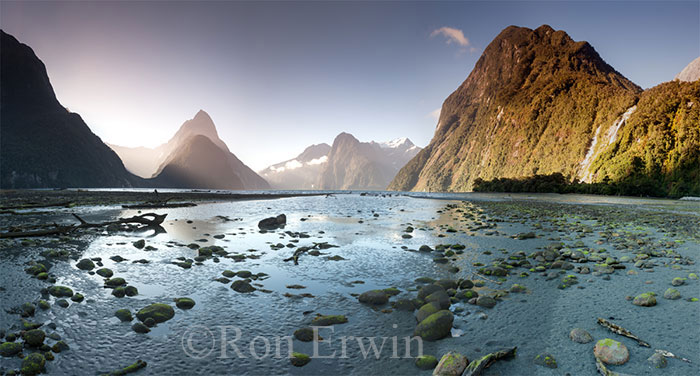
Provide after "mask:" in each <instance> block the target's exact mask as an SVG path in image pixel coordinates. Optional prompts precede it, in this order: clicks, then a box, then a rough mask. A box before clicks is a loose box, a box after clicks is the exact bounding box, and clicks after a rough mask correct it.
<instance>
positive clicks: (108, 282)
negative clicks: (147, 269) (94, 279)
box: [105, 277, 126, 288]
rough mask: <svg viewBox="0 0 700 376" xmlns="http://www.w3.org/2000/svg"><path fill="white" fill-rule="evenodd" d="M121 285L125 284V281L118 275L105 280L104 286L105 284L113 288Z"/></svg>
mask: <svg viewBox="0 0 700 376" xmlns="http://www.w3.org/2000/svg"><path fill="white" fill-rule="evenodd" d="M123 285H126V281H125V280H124V278H120V277H117V278H110V279H108V280H106V281H105V286H107V287H112V288H114V287H119V286H123Z"/></svg>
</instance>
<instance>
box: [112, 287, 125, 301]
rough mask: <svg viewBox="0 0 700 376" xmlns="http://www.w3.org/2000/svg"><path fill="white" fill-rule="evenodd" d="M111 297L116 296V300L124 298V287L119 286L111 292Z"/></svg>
mask: <svg viewBox="0 0 700 376" xmlns="http://www.w3.org/2000/svg"><path fill="white" fill-rule="evenodd" d="M112 295H114V296H116V297H117V298H123V297H125V296H126V289H125V288H124V287H121V286H119V287H117V288H115V289H114V290H112Z"/></svg>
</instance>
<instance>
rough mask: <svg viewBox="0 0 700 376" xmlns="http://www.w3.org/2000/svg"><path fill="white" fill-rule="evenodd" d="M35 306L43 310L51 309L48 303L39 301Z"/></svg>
mask: <svg viewBox="0 0 700 376" xmlns="http://www.w3.org/2000/svg"><path fill="white" fill-rule="evenodd" d="M37 305H38V306H39V308H41V309H43V310H47V309H49V308H51V304H49V302H47V301H46V300H39V303H37Z"/></svg>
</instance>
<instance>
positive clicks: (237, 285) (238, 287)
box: [231, 280, 255, 293]
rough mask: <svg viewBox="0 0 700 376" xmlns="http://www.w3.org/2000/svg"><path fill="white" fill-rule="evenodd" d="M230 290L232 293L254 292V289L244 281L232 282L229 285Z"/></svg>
mask: <svg viewBox="0 0 700 376" xmlns="http://www.w3.org/2000/svg"><path fill="white" fill-rule="evenodd" d="M231 288H232V289H233V291H235V292H240V293H249V292H253V291H255V287H253V286H252V285H251V284H250V283H248V282H246V281H244V280H237V281H233V283H232V284H231Z"/></svg>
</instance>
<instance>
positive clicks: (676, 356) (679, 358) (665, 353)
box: [654, 350, 690, 363]
mask: <svg viewBox="0 0 700 376" xmlns="http://www.w3.org/2000/svg"><path fill="white" fill-rule="evenodd" d="M654 351H655V352H657V353H659V354H661V355H662V356H663V357H665V358H674V359H678V360H682V361H684V362H686V363H690V359H686V358H684V357H682V356H678V355H675V354H673V353H672V352H670V351H666V350H654Z"/></svg>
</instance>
